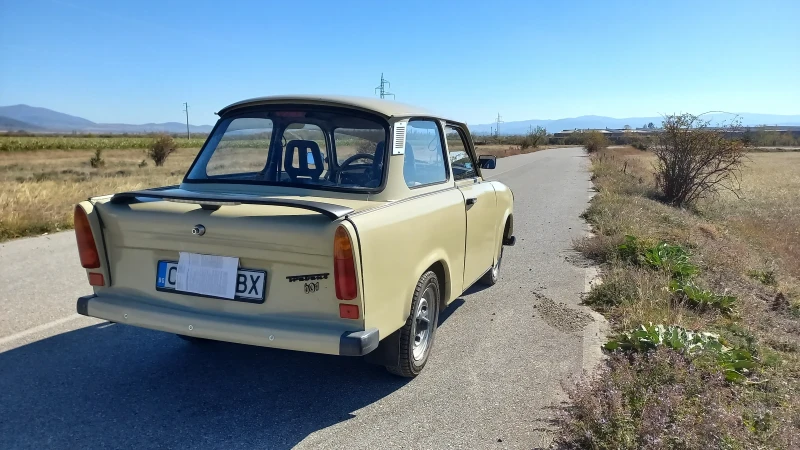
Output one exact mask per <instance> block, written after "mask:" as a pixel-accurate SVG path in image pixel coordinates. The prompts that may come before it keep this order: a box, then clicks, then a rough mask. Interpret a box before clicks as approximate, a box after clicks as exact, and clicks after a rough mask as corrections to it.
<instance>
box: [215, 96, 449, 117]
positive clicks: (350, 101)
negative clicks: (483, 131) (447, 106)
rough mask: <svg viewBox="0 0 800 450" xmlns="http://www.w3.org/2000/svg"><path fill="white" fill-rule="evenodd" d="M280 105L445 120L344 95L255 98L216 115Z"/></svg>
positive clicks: (392, 104) (396, 105)
mask: <svg viewBox="0 0 800 450" xmlns="http://www.w3.org/2000/svg"><path fill="white" fill-rule="evenodd" d="M280 104H293V105H297V104H301V105H324V106H340V107H345V108H355V109H360V110H362V111H367V112H371V113H376V114H379V115H381V116H384V117H386V118H390V117H414V116H425V117H435V118H439V119H445V118H444V117H442V116H441V115H439V114H436V113H434V112H431V111H429V110H427V109H424V108H419V107H417V106H412V105H407V104H405V103H400V102H393V101H389V100H383V99H378V98H369V97H355V96H344V95H276V96H269V97H256V98H251V99H249V100H242V101H240V102H236V103H232V104H230V105H228V106H226V107H224V108H222V109H221V110H220V111H219V112H218V113H217V114H218V115H220V116H222V115H223V114H227V113H228V112H230V111H233V110H236V109H239V108H245V107H248V106H260V105H280ZM445 120H448V119H445ZM453 122H457V121H453Z"/></svg>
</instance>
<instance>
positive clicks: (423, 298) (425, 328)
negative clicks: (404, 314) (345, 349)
mask: <svg viewBox="0 0 800 450" xmlns="http://www.w3.org/2000/svg"><path fill="white" fill-rule="evenodd" d="M440 301H441V293H440V292H439V279H438V278H437V277H436V274H435V273H433V272H431V271H428V272H425V274H424V275H422V278H420V279H419V281H418V282H417V287H416V288H415V289H414V297H413V300H412V301H411V314H409V316H408V320H406V324H405V325H404V326H403V328H401V329H400V330H399V332H400V349H399V352H398V354H397V361H396V362H395V363H394V364H391V365H387V366H386V369H387V370H388V371H389V372H391V373H393V374H395V375H399V376H401V377H407V378H413V377H415V376H417V375H419V373H420V372H422V369H423V368H424V367H425V363H426V362H427V361H428V356H429V355H430V353H431V347H433V338H434V336H435V335H436V324H437V322H438V320H439V304H440Z"/></svg>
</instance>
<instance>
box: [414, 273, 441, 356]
mask: <svg viewBox="0 0 800 450" xmlns="http://www.w3.org/2000/svg"><path fill="white" fill-rule="evenodd" d="M435 301H436V294H435V293H434V290H433V288H432V287H431V286H428V288H427V289H425V292H423V293H422V297H421V298H420V299H419V302H417V309H416V310H415V311H414V328H413V330H412V335H413V336H414V346H413V347H412V353H413V355H414V360H415V361H419V360H421V359H423V358H424V357H425V352H427V351H428V346H429V344H430V340H431V329H432V326H431V308H430V305H431V304H433V302H435Z"/></svg>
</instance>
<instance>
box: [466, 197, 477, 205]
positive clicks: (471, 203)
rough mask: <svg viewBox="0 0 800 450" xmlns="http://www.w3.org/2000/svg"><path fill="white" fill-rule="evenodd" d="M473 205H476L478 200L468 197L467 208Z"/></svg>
mask: <svg viewBox="0 0 800 450" xmlns="http://www.w3.org/2000/svg"><path fill="white" fill-rule="evenodd" d="M475 203H478V198H477V197H470V198H468V199H467V206H472V205H474V204H475Z"/></svg>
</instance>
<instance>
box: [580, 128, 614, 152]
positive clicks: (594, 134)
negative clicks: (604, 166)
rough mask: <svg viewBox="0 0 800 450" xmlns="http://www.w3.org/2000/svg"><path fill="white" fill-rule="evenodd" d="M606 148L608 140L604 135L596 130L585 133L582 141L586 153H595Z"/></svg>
mask: <svg viewBox="0 0 800 450" xmlns="http://www.w3.org/2000/svg"><path fill="white" fill-rule="evenodd" d="M606 147H608V138H607V137H606V135H605V134H603V133H602V132H600V131H597V130H594V131H590V132H589V133H586V136H585V138H584V141H583V148H584V149H585V150H586V153H597V152H599V151H600V150H602V149H604V148H606Z"/></svg>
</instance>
